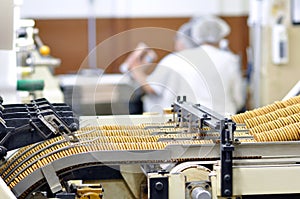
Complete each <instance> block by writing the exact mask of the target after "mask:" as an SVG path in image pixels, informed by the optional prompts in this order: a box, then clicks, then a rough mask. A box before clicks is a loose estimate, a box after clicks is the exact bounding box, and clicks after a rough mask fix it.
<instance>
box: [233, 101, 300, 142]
mask: <svg viewBox="0 0 300 199" xmlns="http://www.w3.org/2000/svg"><path fill="white" fill-rule="evenodd" d="M232 119H233V120H234V121H235V122H237V123H244V124H246V127H247V128H248V129H249V132H250V134H252V135H253V137H254V139H255V140H256V141H260V142H267V141H293V140H300V96H296V97H293V98H290V99H288V100H286V101H280V102H279V101H277V102H274V103H273V104H270V105H267V106H264V107H261V108H258V109H254V110H251V111H246V112H245V113H241V114H237V115H234V116H232Z"/></svg>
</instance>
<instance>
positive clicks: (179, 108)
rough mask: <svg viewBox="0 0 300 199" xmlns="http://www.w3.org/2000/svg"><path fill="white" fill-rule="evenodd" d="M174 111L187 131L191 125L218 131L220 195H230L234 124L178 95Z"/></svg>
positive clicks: (180, 124)
mask: <svg viewBox="0 0 300 199" xmlns="http://www.w3.org/2000/svg"><path fill="white" fill-rule="evenodd" d="M173 108H174V113H176V114H177V115H178V117H177V118H178V121H179V126H182V125H183V124H182V123H183V122H186V123H188V128H189V132H190V130H191V128H192V127H198V128H199V129H201V128H203V127H204V126H208V127H209V128H211V129H212V130H215V131H217V132H219V134H220V135H219V137H220V141H221V142H220V159H221V175H222V177H221V179H222V181H221V190H222V196H226V197H229V196H231V195H232V153H233V151H234V145H233V139H234V136H233V134H234V131H235V129H236V124H235V123H234V122H233V121H232V120H230V119H227V118H225V117H224V116H222V115H220V114H218V113H216V112H214V111H212V110H210V109H208V108H206V107H204V106H201V105H199V104H198V105H197V104H196V105H194V104H191V103H187V102H186V98H185V97H183V99H182V100H181V98H180V97H178V99H177V102H174V105H173Z"/></svg>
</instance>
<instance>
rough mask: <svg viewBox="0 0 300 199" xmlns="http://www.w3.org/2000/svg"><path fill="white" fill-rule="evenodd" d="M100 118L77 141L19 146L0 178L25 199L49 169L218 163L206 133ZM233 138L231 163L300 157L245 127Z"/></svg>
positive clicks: (214, 142) (211, 135) (294, 148)
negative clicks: (256, 137) (263, 140)
mask: <svg viewBox="0 0 300 199" xmlns="http://www.w3.org/2000/svg"><path fill="white" fill-rule="evenodd" d="M115 118H116V116H114V119H115ZM106 119H108V120H109V117H107V118H106ZM110 119H112V117H111V118H110ZM99 120H100V119H99ZM99 120H97V121H96V124H98V125H97V126H94V125H92V124H91V123H90V124H88V126H87V127H83V128H81V129H80V130H79V131H77V132H76V135H77V137H78V139H79V140H80V142H78V143H70V142H67V141H66V140H65V139H63V138H62V137H57V138H54V139H51V140H47V141H45V142H42V143H38V144H34V145H30V146H26V147H24V148H21V149H20V150H19V151H17V152H16V153H15V154H14V155H12V156H11V157H10V158H9V159H8V160H7V162H5V163H4V164H3V165H2V166H1V168H0V174H1V177H2V178H3V179H4V181H5V182H6V183H7V185H8V186H9V187H10V188H11V189H12V190H13V192H14V193H15V194H16V196H17V197H19V198H24V197H25V196H26V194H28V193H29V192H30V190H32V189H33V188H34V187H37V186H39V185H41V184H42V183H45V176H44V170H45V169H46V168H47V167H49V165H50V166H51V167H52V168H53V170H54V173H53V175H57V176H58V177H60V176H61V175H63V174H64V173H66V172H71V171H72V170H75V169H78V168H83V167H89V166H92V165H101V164H107V165H109V164H131V163H166V162H183V161H186V160H217V159H219V157H220V146H219V144H218V139H219V137H218V136H219V134H218V133H216V132H211V131H210V130H209V129H205V131H206V132H205V131H203V132H202V131H199V132H197V133H186V129H185V128H173V127H172V126H173V125H170V123H165V124H167V127H166V126H165V125H164V123H155V125H153V123H152V124H150V123H148V122H145V123H144V124H141V125H140V124H138V125H136V124H133V125H123V124H121V125H113V124H110V123H107V124H106V125H99V124H103V123H104V122H103V121H99ZM138 120H139V121H143V120H141V118H139V119H138ZM105 123H106V122H105ZM147 126H148V127H149V126H151V128H147ZM155 126H156V127H155ZM157 132H160V133H157ZM199 138H201V139H199ZM235 138H238V139H239V141H238V142H237V143H235V151H234V153H233V156H234V158H235V159H239V158H270V157H280V158H282V157H296V158H298V157H300V154H299V152H298V151H300V142H299V141H291V142H266V143H260V142H256V141H255V140H253V137H252V136H251V135H249V133H248V131H247V130H245V126H238V127H237V131H236V132H235Z"/></svg>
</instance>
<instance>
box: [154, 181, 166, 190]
mask: <svg viewBox="0 0 300 199" xmlns="http://www.w3.org/2000/svg"><path fill="white" fill-rule="evenodd" d="M163 188H164V184H163V183H162V182H157V183H155V189H156V190H157V191H161V190H163Z"/></svg>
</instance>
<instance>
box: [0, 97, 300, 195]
mask: <svg viewBox="0 0 300 199" xmlns="http://www.w3.org/2000/svg"><path fill="white" fill-rule="evenodd" d="M73 135H74V138H75V137H76V139H75V140H73V142H72V139H70V137H69V136H71V135H70V134H67V135H66V136H57V137H54V138H51V139H47V140H44V141H40V142H37V143H33V144H30V145H26V146H25V147H22V148H20V149H18V150H16V151H14V152H13V153H10V154H9V155H7V156H6V157H5V158H4V159H3V160H2V163H1V167H0V175H1V179H3V182H1V183H0V184H1V186H0V192H1V194H3V193H5V194H6V195H7V196H8V198H14V197H17V198H26V199H29V198H30V199H31V198H72V199H73V198H74V199H75V198H80V199H83V198H103V199H110V198H149V199H177V198H178V199H179V198H180V199H182V198H186V199H206V198H214V199H216V198H246V199H247V198H299V194H300V188H299V185H300V180H299V178H297V176H298V175H299V174H300V165H299V162H300V161H299V160H300V153H299V151H300V145H299V139H300V96H296V97H293V98H290V99H287V100H285V101H280V102H274V103H273V104H270V105H268V106H265V107H261V108H258V109H255V110H252V111H246V112H245V113H242V114H238V115H233V116H232V117H231V118H226V117H224V116H222V115H220V114H218V113H216V112H214V111H212V110H210V109H208V108H206V107H203V106H201V105H199V104H191V103H189V102H187V101H186V98H178V100H177V101H176V102H174V104H173V105H172V109H171V112H170V114H165V115H119V116H98V117H97V116H86V117H81V118H80V128H79V130H77V131H75V132H74V133H73ZM68 137H69V138H68ZM66 138H67V139H66ZM71 138H72V136H71ZM124 182H125V186H124Z"/></svg>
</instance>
